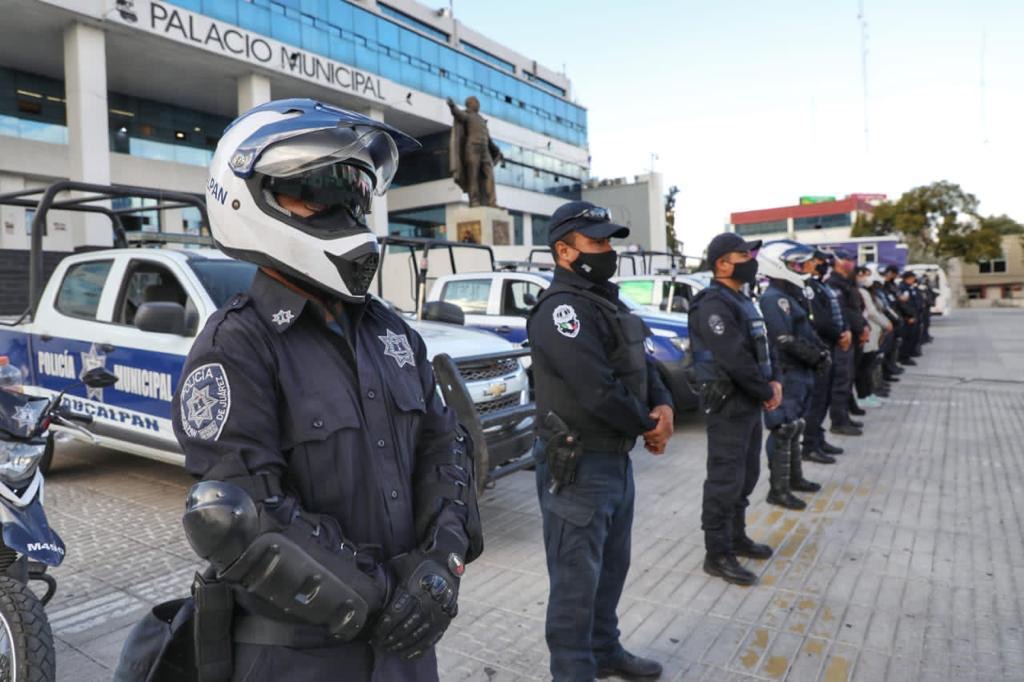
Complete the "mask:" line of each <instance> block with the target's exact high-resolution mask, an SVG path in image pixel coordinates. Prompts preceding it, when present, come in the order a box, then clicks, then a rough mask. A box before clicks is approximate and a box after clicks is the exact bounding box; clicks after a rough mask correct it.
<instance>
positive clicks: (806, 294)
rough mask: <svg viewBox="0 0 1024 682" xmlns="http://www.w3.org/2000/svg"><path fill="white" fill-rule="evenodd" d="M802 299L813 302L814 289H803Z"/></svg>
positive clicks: (807, 287)
mask: <svg viewBox="0 0 1024 682" xmlns="http://www.w3.org/2000/svg"><path fill="white" fill-rule="evenodd" d="M804 298H806V299H807V300H808V301H813V300H814V289H812V288H811V287H809V286H806V287H804Z"/></svg>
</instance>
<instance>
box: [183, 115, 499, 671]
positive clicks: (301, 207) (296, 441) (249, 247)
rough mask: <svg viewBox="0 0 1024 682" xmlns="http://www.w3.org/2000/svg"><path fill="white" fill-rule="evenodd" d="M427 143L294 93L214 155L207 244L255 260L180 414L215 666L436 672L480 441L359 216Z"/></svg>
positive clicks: (199, 350) (199, 348) (204, 665)
mask: <svg viewBox="0 0 1024 682" xmlns="http://www.w3.org/2000/svg"><path fill="white" fill-rule="evenodd" d="M416 147H418V143H417V142H416V141H415V140H413V139H412V138H410V137H409V136H407V135H405V134H404V133H402V132H400V131H398V130H396V129H394V128H391V127H389V126H387V125H385V124H383V123H380V122H378V121H374V120H372V119H370V118H367V117H365V116H362V115H359V114H355V113H352V112H348V111H344V110H341V109H337V108H334V107H331V106H329V105H326V104H322V103H320V102H315V101H313V100H304V99H293V100H282V101H275V102H270V103H268V104H264V105H262V106H259V107H256V108H255V109H253V110H251V111H249V112H247V113H245V114H243V115H242V116H240V117H239V118H238V119H237V120H235V121H234V122H233V123H232V124H231V125H230V126H229V127H228V129H227V130H226V131H225V134H224V137H223V138H222V139H221V141H220V144H219V145H218V147H217V152H216V154H215V156H214V159H213V162H212V164H211V167H210V178H209V182H208V186H207V191H206V196H207V204H208V208H209V215H210V226H211V229H212V233H213V237H214V240H215V241H216V243H217V245H218V246H219V247H220V248H221V249H222V250H223V251H224V252H225V253H227V254H229V255H231V256H234V257H235V258H238V259H240V260H245V261H249V262H252V263H255V264H256V265H258V266H259V270H258V272H257V273H256V275H255V278H254V280H253V283H252V287H251V288H250V289H249V291H248V292H247V293H240V294H238V295H236V296H235V297H234V298H232V299H231V300H230V301H229V303H228V304H227V305H225V306H224V307H223V308H222V309H221V310H219V311H218V312H217V313H216V314H214V315H213V316H211V317H210V319H209V321H208V322H207V324H206V327H205V328H204V329H203V331H202V332H201V334H200V335H199V336H198V338H197V339H196V342H195V345H194V346H193V348H192V351H191V353H190V354H189V357H188V360H187V361H186V364H185V368H184V370H183V373H182V378H181V381H180V384H179V386H178V391H177V392H176V394H175V397H174V405H173V411H172V414H173V423H174V431H175V435H176V436H177V438H178V441H179V442H180V444H181V447H182V450H183V451H184V453H185V461H186V468H187V469H188V471H189V472H190V473H192V474H194V475H196V476H198V477H200V478H201V479H202V480H201V481H200V482H199V483H197V484H196V485H195V486H194V487H193V488H192V490H190V491H189V495H188V499H187V502H186V512H185V517H184V526H185V532H186V535H187V537H188V540H189V542H190V544H191V545H192V547H193V549H194V550H195V551H196V553H197V554H198V555H199V556H200V557H202V558H203V559H204V560H206V561H208V562H209V564H210V568H209V570H207V572H206V573H205V574H204V576H203V579H201V580H199V581H197V584H196V592H195V594H196V608H197V612H198V618H197V621H196V629H197V635H196V651H197V655H198V657H199V661H198V665H199V669H200V670H202V671H206V673H208V674H209V677H208V678H204V679H225V680H227V679H231V680H247V681H250V682H251V681H259V680H275V681H276V680H284V679H289V680H322V679H342V678H344V679H346V680H388V681H391V680H417V681H419V680H436V679H437V662H436V658H435V655H434V649H433V647H434V644H436V642H437V641H438V640H439V639H440V638H441V636H442V635H443V634H444V631H445V628H446V627H447V626H448V624H449V623H450V621H451V619H452V618H453V617H455V615H456V613H457V599H458V589H459V578H460V576H461V575H462V572H463V570H464V565H465V563H466V562H468V561H471V560H472V559H473V558H475V557H476V556H477V555H478V554H479V553H480V552H481V551H482V537H481V533H480V520H479V513H478V511H477V505H476V499H475V496H474V490H475V487H474V484H473V480H472V472H473V466H472V461H471V459H470V457H471V451H470V442H469V440H468V439H467V438H466V437H465V435H464V434H463V432H462V430H461V429H460V428H459V427H458V426H457V424H456V421H455V417H454V415H453V414H452V413H451V412H450V411H448V410H447V408H446V407H445V406H444V404H443V403H442V401H441V399H440V398H439V395H438V391H437V386H436V384H435V380H434V375H433V372H432V369H431V365H430V363H429V361H428V359H427V355H426V349H425V347H424V344H423V341H422V340H421V339H420V337H419V336H418V335H417V334H416V332H414V331H413V330H412V329H411V328H410V327H409V326H408V325H407V324H406V322H405V321H404V320H403V319H402V317H400V316H399V315H397V314H395V313H393V312H391V311H390V310H389V309H388V308H387V307H386V306H385V305H383V304H382V303H380V302H379V301H376V300H375V299H373V298H371V297H369V296H367V290H368V288H369V286H370V282H371V280H372V279H373V277H374V275H375V273H376V271H377V265H378V260H379V256H378V252H379V248H378V244H377V240H376V238H375V237H374V235H373V233H372V232H371V231H370V230H369V228H368V227H367V224H366V214H367V213H368V212H369V210H370V202H371V199H372V196H373V195H374V194H378V195H382V194H384V192H385V191H386V190H387V188H388V186H389V185H390V183H391V180H392V178H393V177H394V175H395V171H396V169H397V165H398V156H399V153H400V152H402V151H405V150H409V149H415V148H416ZM225 595H227V597H229V599H228V606H226V607H225V605H224V603H225ZM204 608H206V609H207V611H206V612H205V615H204ZM218 627H219V628H221V631H218V630H217V628H218ZM224 630H226V632H225V631H224Z"/></svg>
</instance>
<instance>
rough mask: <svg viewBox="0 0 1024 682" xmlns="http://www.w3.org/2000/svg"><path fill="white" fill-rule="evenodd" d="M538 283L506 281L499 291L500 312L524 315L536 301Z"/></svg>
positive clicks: (527, 313) (538, 290) (538, 295)
mask: <svg viewBox="0 0 1024 682" xmlns="http://www.w3.org/2000/svg"><path fill="white" fill-rule="evenodd" d="M541 291H542V289H541V287H540V285H537V284H534V283H533V282H524V281H522V280H514V281H506V282H505V286H504V290H503V291H502V292H501V314H502V315H514V316H516V317H526V316H527V315H529V314H530V309H531V308H533V306H534V305H536V303H537V299H538V298H539V297H540V292H541Z"/></svg>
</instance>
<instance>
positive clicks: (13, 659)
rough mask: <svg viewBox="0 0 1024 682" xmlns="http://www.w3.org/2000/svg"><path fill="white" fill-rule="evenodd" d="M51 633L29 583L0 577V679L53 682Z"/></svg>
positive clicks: (53, 660)
mask: <svg viewBox="0 0 1024 682" xmlns="http://www.w3.org/2000/svg"><path fill="white" fill-rule="evenodd" d="M54 679H56V665H55V654H54V651H53V633H52V632H51V631H50V622H49V621H48V620H47V619H46V611H44V610H43V605H42V604H41V603H40V602H39V599H38V598H37V597H36V595H35V594H34V593H33V592H32V590H30V589H29V587H28V585H26V584H24V583H22V582H19V581H17V580H15V579H13V578H8V577H0V682H53V680H54Z"/></svg>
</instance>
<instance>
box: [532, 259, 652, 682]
mask: <svg viewBox="0 0 1024 682" xmlns="http://www.w3.org/2000/svg"><path fill="white" fill-rule="evenodd" d="M527 331H528V334H529V339H530V349H531V353H532V358H533V365H532V368H533V376H534V381H535V385H536V394H537V406H538V416H539V417H540V418H541V419H542V418H543V416H544V415H545V414H546V413H547V411H548V410H551V411H554V412H555V413H556V414H558V415H559V416H560V417H561V418H562V419H563V420H564V421H565V423H566V425H567V426H568V427H569V428H570V430H572V431H574V432H575V433H577V434H578V435H579V437H580V440H581V442H582V444H583V454H582V456H581V457H580V459H579V464H578V466H577V469H576V478H575V482H573V483H572V484H571V485H566V486H563V487H562V488H561V489H559V490H558V491H557V492H555V493H553V492H552V491H551V489H550V483H551V480H550V477H549V474H550V471H549V468H548V463H547V461H546V458H545V457H544V451H545V444H546V441H545V434H544V432H543V431H542V432H541V438H540V439H539V440H538V442H537V446H536V449H535V453H536V458H537V470H536V479H537V495H538V498H539V500H540V508H541V516H542V518H543V522H544V548H545V552H546V555H547V566H548V577H549V580H550V585H551V592H550V597H549V601H548V610H547V622H546V627H545V635H546V639H547V643H548V648H549V649H550V651H551V674H552V676H553V678H554V679H555V680H558V681H562V680H592V679H594V676H595V674H596V671H597V668H598V667H599V666H601V665H602V664H604V663H606V662H608V661H613V660H615V659H616V658H617V657H618V656H620V655H621V654H622V651H623V649H622V645H621V644H620V643H619V629H618V616H617V615H616V608H617V607H618V602H619V597H620V595H621V594H622V587H623V585H624V583H625V580H626V574H627V572H628V570H629V560H630V541H631V536H632V524H633V506H634V486H633V468H632V464H631V462H630V458H629V451H630V450H631V449H632V448H633V446H634V445H635V443H636V439H637V437H638V436H640V435H641V434H643V433H646V432H647V431H650V430H652V429H654V428H655V427H656V426H657V423H656V422H655V420H653V419H651V418H650V416H649V414H650V412H651V409H652V408H654V407H656V406H658V405H668V406H672V394H671V393H670V392H669V391H668V389H667V388H666V387H665V385H664V383H663V382H662V381H661V378H660V377H659V376H658V371H657V368H656V367H655V365H654V363H653V360H652V359H651V358H650V356H648V355H647V353H646V352H645V351H644V338H645V333H646V330H645V328H644V325H643V322H642V320H640V319H639V318H638V317H636V316H634V315H632V314H630V312H629V310H628V309H627V308H626V307H625V306H624V305H623V304H622V303H621V301H619V297H618V287H617V286H615V285H614V284H610V283H609V284H604V285H597V284H593V283H591V282H590V281H588V280H586V279H584V278H583V277H580V276H579V275H577V274H576V273H574V272H572V271H570V270H567V269H565V268H561V267H559V268H556V269H555V276H554V281H553V282H552V285H551V287H550V288H549V289H548V290H547V291H545V292H544V294H542V296H541V299H540V301H539V302H538V303H537V305H536V306H535V308H534V310H533V311H532V313H531V316H530V319H529V321H528V323H527Z"/></svg>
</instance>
